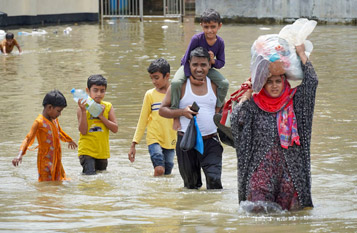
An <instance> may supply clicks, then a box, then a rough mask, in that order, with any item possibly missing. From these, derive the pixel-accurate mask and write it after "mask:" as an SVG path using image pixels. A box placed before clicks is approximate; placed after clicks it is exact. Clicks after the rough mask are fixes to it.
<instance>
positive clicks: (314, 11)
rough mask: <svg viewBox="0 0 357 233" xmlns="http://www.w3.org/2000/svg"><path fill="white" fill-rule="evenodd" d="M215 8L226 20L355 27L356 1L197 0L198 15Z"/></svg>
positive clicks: (356, 17) (356, 15)
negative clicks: (297, 21) (314, 21)
mask: <svg viewBox="0 0 357 233" xmlns="http://www.w3.org/2000/svg"><path fill="white" fill-rule="evenodd" d="M207 8H213V9H216V10H217V11H218V12H220V14H221V15H222V18H224V19H236V20H238V21H239V20H241V21H248V22H249V20H251V21H256V20H258V21H259V19H273V20H272V21H274V22H279V21H281V22H283V21H285V20H288V19H296V18H300V17H307V18H314V19H317V20H318V21H321V22H326V23H351V24H356V19H357V0H337V1H336V0H221V1H219V4H217V1H216V0H196V15H197V16H199V15H201V13H202V12H203V11H204V10H205V9H207Z"/></svg>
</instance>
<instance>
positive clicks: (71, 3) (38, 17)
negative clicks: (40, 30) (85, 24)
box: [0, 0, 99, 27]
mask: <svg viewBox="0 0 357 233" xmlns="http://www.w3.org/2000/svg"><path fill="white" fill-rule="evenodd" d="M98 16H99V1H98V0H0V26H1V27H6V26H15V25H18V26H21V25H33V24H47V23H69V22H82V21H98Z"/></svg>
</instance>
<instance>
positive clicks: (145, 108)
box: [128, 91, 153, 162]
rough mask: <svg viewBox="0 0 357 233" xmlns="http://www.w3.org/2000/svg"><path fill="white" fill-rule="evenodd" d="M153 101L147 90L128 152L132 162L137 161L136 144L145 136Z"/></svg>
mask: <svg viewBox="0 0 357 233" xmlns="http://www.w3.org/2000/svg"><path fill="white" fill-rule="evenodd" d="M152 103H153V100H152V99H151V98H149V92H148V91H147V92H146V93H145V96H144V100H143V105H142V106H141V111H140V116H139V120H138V124H137V125H136V130H135V133H134V137H133V141H132V143H131V146H130V149H129V152H128V159H129V160H130V162H134V161H135V154H136V149H135V146H136V144H139V142H140V141H141V138H142V137H143V135H144V133H145V129H146V127H147V124H148V119H149V116H150V114H151V104H152Z"/></svg>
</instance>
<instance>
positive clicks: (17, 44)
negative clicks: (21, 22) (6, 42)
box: [15, 41, 22, 53]
mask: <svg viewBox="0 0 357 233" xmlns="http://www.w3.org/2000/svg"><path fill="white" fill-rule="evenodd" d="M15 46H16V47H17V49H18V50H19V53H22V50H21V47H20V45H19V43H17V41H15Z"/></svg>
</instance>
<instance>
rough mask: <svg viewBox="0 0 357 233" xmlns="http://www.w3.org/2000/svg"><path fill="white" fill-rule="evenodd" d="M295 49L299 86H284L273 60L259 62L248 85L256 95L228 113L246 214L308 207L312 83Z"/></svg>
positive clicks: (314, 80) (299, 48) (313, 79)
mask: <svg viewBox="0 0 357 233" xmlns="http://www.w3.org/2000/svg"><path fill="white" fill-rule="evenodd" d="M295 49H296V53H297V55H298V56H299V57H300V59H301V63H302V64H301V65H302V71H303V76H304V77H303V80H302V83H301V84H300V85H299V86H297V87H296V88H291V87H290V84H289V82H288V80H287V77H286V75H285V74H284V68H283V62H282V61H280V60H279V59H275V58H274V60H270V61H269V62H267V63H265V65H264V63H260V65H259V66H257V69H258V70H256V72H255V74H256V75H260V77H259V78H257V77H253V74H252V82H253V89H254V87H255V86H256V85H255V83H254V81H257V80H258V81H260V83H261V87H260V88H261V90H254V91H255V94H253V96H252V98H251V99H249V100H247V98H242V99H241V100H240V102H239V104H237V106H236V107H235V108H234V110H233V112H232V117H231V129H232V134H233V138H234V145H235V148H236V152H237V158H238V189H239V190H238V194H239V202H240V203H241V202H242V201H249V202H245V203H250V204H252V206H253V207H252V208H250V209H249V211H254V212H260V211H267V210H269V206H270V207H276V208H277V209H278V210H298V209H302V208H304V207H313V204H312V199H311V172H310V170H311V167H310V142H311V129H312V119H313V112H314V105H315V94H316V88H317V84H318V80H317V75H316V73H315V70H314V68H313V66H312V64H311V62H310V61H309V60H308V58H307V56H306V55H305V46H304V44H302V45H299V46H296V47H295ZM262 70H267V71H268V72H265V71H263V72H261V71H262ZM253 73H254V72H253ZM254 78H255V79H254ZM262 80H263V81H262ZM258 86H259V85H258ZM258 88H259V87H258ZM241 205H242V203H241Z"/></svg>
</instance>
